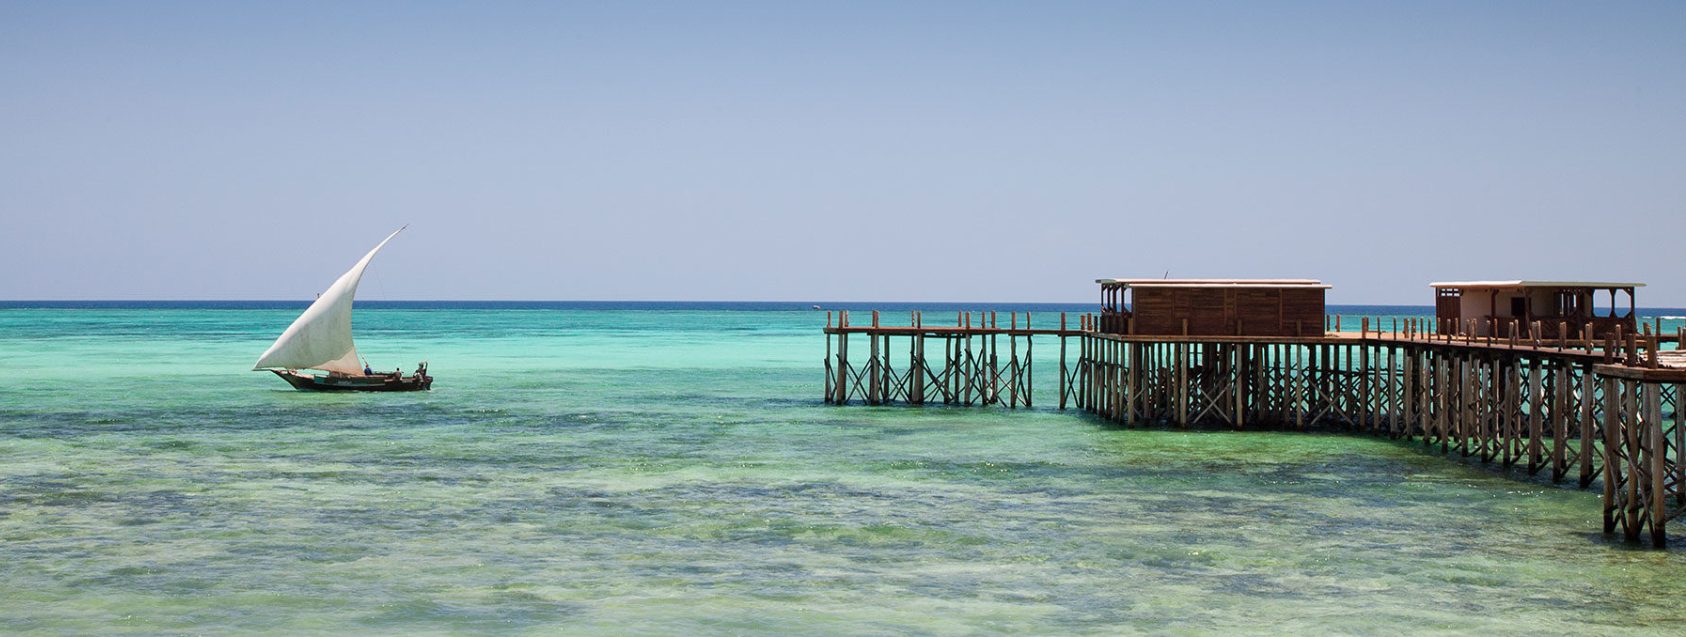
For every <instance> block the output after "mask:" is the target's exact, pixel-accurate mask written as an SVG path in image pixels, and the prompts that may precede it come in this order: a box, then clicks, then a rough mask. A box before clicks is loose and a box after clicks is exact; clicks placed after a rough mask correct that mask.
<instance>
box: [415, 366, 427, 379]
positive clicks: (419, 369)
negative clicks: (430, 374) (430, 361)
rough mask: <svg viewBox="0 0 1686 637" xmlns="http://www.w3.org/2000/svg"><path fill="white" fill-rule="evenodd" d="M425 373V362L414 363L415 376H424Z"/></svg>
mask: <svg viewBox="0 0 1686 637" xmlns="http://www.w3.org/2000/svg"><path fill="white" fill-rule="evenodd" d="M426 375H427V363H421V364H419V365H416V376H415V377H416V378H421V377H423V376H426Z"/></svg>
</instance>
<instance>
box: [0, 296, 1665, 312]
mask: <svg viewBox="0 0 1686 637" xmlns="http://www.w3.org/2000/svg"><path fill="white" fill-rule="evenodd" d="M313 300H314V299H273V298H272V299H185V298H160V299H142V298H126V299H97V298H61V299H0V304H31V303H40V304H49V303H310V302H311V301H313ZM360 301H361V302H373V303H640V304H678V303H706V304H729V303H763V304H774V303H787V304H808V305H820V306H821V307H820V309H821V310H824V309H831V308H827V307H825V305H826V304H831V305H870V304H874V303H882V304H887V305H920V304H932V305H977V306H987V305H1090V304H1094V305H1097V307H1098V305H1099V304H1098V303H1096V302H1094V301H947V300H921V301H897V300H872V301H848V300H843V301H838V300H831V301H826V300H813V299H797V300H778V299H773V300H765V299H757V300H721V299H706V300H705V299H437V298H436V299H361V300H360ZM1325 306H1326V307H1352V306H1361V307H1399V308H1433V307H1434V305H1433V304H1411V303H1350V302H1349V303H1326V304H1325ZM1597 307H1602V306H1597ZM1635 309H1636V310H1686V307H1671V306H1647V305H1640V306H1636V308H1635Z"/></svg>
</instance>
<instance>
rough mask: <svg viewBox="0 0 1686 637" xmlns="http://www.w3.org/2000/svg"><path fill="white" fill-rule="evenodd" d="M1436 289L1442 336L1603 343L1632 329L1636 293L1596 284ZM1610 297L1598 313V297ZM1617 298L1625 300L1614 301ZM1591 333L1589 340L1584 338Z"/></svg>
mask: <svg viewBox="0 0 1686 637" xmlns="http://www.w3.org/2000/svg"><path fill="white" fill-rule="evenodd" d="M1429 285H1431V286H1433V287H1434V315H1435V318H1436V319H1438V322H1439V325H1440V331H1442V332H1449V333H1452V334H1458V335H1470V336H1492V337H1494V338H1508V337H1510V336H1512V335H1514V336H1516V337H1517V338H1542V339H1551V338H1559V337H1567V338H1586V337H1588V336H1590V337H1592V338H1604V337H1605V336H1606V335H1609V334H1613V333H1615V332H1616V331H1618V330H1621V331H1624V332H1626V333H1628V334H1632V333H1633V332H1634V328H1635V323H1636V321H1635V318H1634V299H1633V290H1634V288H1638V287H1643V286H1644V285H1645V284H1644V283H1613V282H1600V281H1446V282H1441V283H1431V284H1429ZM1606 294H1607V295H1608V296H1607V297H1606V298H1607V299H1608V301H1607V302H1606V303H1605V304H1603V307H1602V311H1595V309H1594V307H1595V306H1594V303H1595V301H1596V300H1598V297H1600V296H1604V295H1606ZM1618 294H1621V295H1623V296H1625V297H1626V298H1625V299H1624V298H1618V296H1617V295H1618ZM1589 327H1590V329H1591V330H1592V333H1591V334H1587V333H1586V332H1587V329H1588V328H1589Z"/></svg>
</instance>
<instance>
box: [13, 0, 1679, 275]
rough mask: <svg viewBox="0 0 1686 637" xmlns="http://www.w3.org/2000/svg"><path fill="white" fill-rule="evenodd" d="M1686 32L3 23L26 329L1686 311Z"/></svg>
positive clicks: (1493, 19)
mask: <svg viewBox="0 0 1686 637" xmlns="http://www.w3.org/2000/svg"><path fill="white" fill-rule="evenodd" d="M1682 33H1686V3H1682V2H1654V3H1630V2H1612V3H1590V2H1429V1H1425V2H1399V3H1380V2H1358V1H1354V2H1329V3H1324V2H1258V1H1251V2H1233V3H1232V2H1203V1H1190V2H1168V3H1153V2H1124V1H1116V2H1113V1H1109V2H1058V1H1049V2H1043V1H1039V2H1013V3H1007V2H982V1H978V2H952V3H950V2H919V1H912V0H904V1H898V2H828V3H821V2H800V1H784V2H765V3H761V2H741V3H740V2H723V1H722V2H675V3H646V2H633V1H628V2H582V3H564V2H533V3H524V2H437V3H435V2H393V3H386V2H372V1H371V2H351V3H347V2H324V3H314V2H288V3H247V2H207V3H185V2H145V3H141V2H70V1H67V2H27V1H19V0H4V1H0V299H13V300H25V299H43V300H44V299H309V298H312V297H313V296H314V295H315V294H316V293H317V292H320V291H321V290H323V289H325V288H326V287H327V286H328V284H329V283H331V282H332V281H333V279H334V278H335V277H337V276H338V275H339V274H340V273H341V272H342V271H344V270H345V269H346V268H348V267H350V266H351V264H352V263H353V262H355V261H356V260H357V259H358V258H359V257H360V256H361V255H362V254H363V252H365V251H367V250H368V249H369V248H370V247H371V246H373V245H374V244H375V243H376V242H378V241H379V240H380V239H381V238H382V237H384V236H385V235H386V234H387V233H388V232H391V231H392V230H393V229H395V228H398V227H399V226H403V225H405V224H408V225H409V229H408V230H407V231H405V232H404V233H403V234H400V235H399V237H398V238H397V239H395V240H394V241H393V242H392V244H390V245H389V246H388V247H387V249H386V250H385V251H384V252H383V253H382V254H381V255H380V257H379V258H377V259H376V261H375V262H374V264H373V265H372V266H371V267H370V269H369V274H368V276H367V277H366V278H365V279H364V283H363V287H362V288H361V290H360V292H359V298H372V299H465V300H467V299H519V300H565V299H601V300H790V301H809V300H812V301H873V300H878V301H1022V302H1086V301H1089V300H1092V299H1095V298H1098V294H1097V291H1096V286H1095V285H1094V283H1093V281H1094V279H1096V278H1101V277H1159V276H1166V275H1167V274H1168V275H1169V276H1171V277H1173V278H1177V277H1185V278H1186V277H1260V278H1266V277H1304V278H1317V279H1322V280H1323V281H1325V282H1327V283H1330V284H1332V285H1333V286H1334V289H1332V290H1331V291H1330V293H1329V301H1330V302H1331V303H1378V304H1429V303H1431V300H1432V295H1431V292H1430V290H1429V288H1428V287H1427V284H1428V283H1429V282H1430V281H1438V280H1465V279H1509V278H1528V279H1575V280H1616V281H1624V280H1633V281H1643V282H1646V283H1649V287H1646V288H1644V289H1642V290H1641V291H1640V293H1639V295H1638V296H1639V301H1640V304H1641V305H1644V306H1653V307H1664V306H1666V307H1682V306H1686V267H1682V259H1681V256H1682V254H1683V251H1682V249H1681V248H1682V243H1683V241H1686V37H1682V36H1681V34H1682Z"/></svg>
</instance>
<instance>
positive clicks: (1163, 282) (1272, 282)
mask: <svg viewBox="0 0 1686 637" xmlns="http://www.w3.org/2000/svg"><path fill="white" fill-rule="evenodd" d="M1095 282H1096V283H1099V284H1101V285H1121V286H1124V287H1132V288H1319V289H1325V290H1327V289H1329V288H1330V287H1332V286H1329V285H1326V284H1324V283H1323V282H1322V281H1318V280H1317V279H1095Z"/></svg>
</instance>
